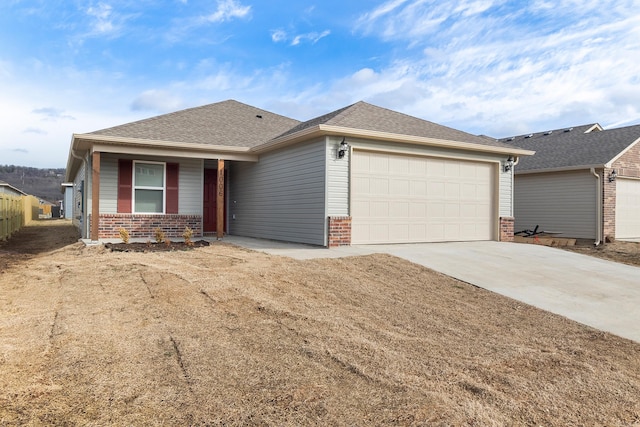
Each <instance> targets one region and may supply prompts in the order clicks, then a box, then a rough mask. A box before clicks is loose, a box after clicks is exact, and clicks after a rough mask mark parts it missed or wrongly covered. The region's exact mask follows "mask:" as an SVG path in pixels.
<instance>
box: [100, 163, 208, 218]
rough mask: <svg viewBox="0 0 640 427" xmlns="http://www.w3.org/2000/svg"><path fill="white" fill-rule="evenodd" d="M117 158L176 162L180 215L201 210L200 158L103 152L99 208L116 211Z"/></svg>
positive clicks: (110, 211) (201, 180) (196, 213)
mask: <svg viewBox="0 0 640 427" xmlns="http://www.w3.org/2000/svg"><path fill="white" fill-rule="evenodd" d="M118 159H129V160H140V161H144V160H148V161H154V162H170V163H179V164H180V167H179V178H178V179H179V190H178V199H179V200H178V212H179V213H180V214H182V215H201V214H202V191H203V161H202V160H200V159H175V158H158V157H145V158H140V157H136V156H125V155H120V156H118V155H112V154H103V155H102V157H101V159H100V160H101V161H100V212H101V213H117V210H118Z"/></svg>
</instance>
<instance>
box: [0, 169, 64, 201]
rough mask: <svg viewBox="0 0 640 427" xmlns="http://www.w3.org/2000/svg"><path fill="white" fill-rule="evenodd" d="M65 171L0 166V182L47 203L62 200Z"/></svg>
mask: <svg viewBox="0 0 640 427" xmlns="http://www.w3.org/2000/svg"><path fill="white" fill-rule="evenodd" d="M64 174H65V169H64V168H62V169H38V168H31V167H28V166H14V165H4V166H3V165H0V181H5V182H7V183H9V184H10V185H12V186H14V187H16V188H18V189H20V190H22V191H24V192H25V193H27V194H31V195H33V196H36V197H38V198H39V199H43V200H46V201H48V202H52V203H56V202H57V201H59V200H62V197H63V194H62V189H61V184H62V181H63V180H64Z"/></svg>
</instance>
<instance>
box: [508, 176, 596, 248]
mask: <svg viewBox="0 0 640 427" xmlns="http://www.w3.org/2000/svg"><path fill="white" fill-rule="evenodd" d="M596 188H597V180H596V178H595V176H593V175H592V174H591V173H590V172H589V171H586V170H585V171H575V172H558V173H541V174H525V175H516V176H515V231H516V232H517V231H520V230H525V229H531V230H533V229H534V227H535V226H536V225H539V226H540V230H543V231H551V232H558V233H561V234H559V235H560V236H565V237H575V238H585V239H594V238H595V237H596Z"/></svg>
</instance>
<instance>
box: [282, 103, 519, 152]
mask: <svg viewBox="0 0 640 427" xmlns="http://www.w3.org/2000/svg"><path fill="white" fill-rule="evenodd" d="M321 124H324V125H331V126H341V127H346V128H352V129H361V130H370V131H378V132H385V133H393V134H398V135H411V136H418V137H425V138H434V139H442V140H446V141H459V142H469V143H473V144H480V145H489V146H493V147H505V148H507V147H511V148H512V147H513V145H508V144H505V143H503V142H499V141H497V140H495V139H492V138H483V137H480V136H476V135H472V134H470V133H466V132H463V131H460V130H457V129H453V128H450V127H447V126H443V125H439V124H437V123H433V122H430V121H428V120H423V119H419V118H417V117H413V116H409V115H407V114H403V113H399V112H397V111H393V110H389V109H386V108H382V107H378V106H375V105H372V104H368V103H366V102H363V101H360V102H357V103H355V104H352V105H349V106H347V107H344V108H341V109H339V110H336V111H333V112H331V113H328V114H325V115H323V116H320V117H316V118H314V119H311V120H309V121H306V122H303V123H300V124H299V125H297V126H295V127H293V128H292V129H290V130H288V131H287V132H285V133H284V134H283V135H281V136H285V135H289V134H292V133H295V132H299V131H302V130H304V129H307V128H310V127H314V126H317V125H321Z"/></svg>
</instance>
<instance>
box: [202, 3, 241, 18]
mask: <svg viewBox="0 0 640 427" xmlns="http://www.w3.org/2000/svg"><path fill="white" fill-rule="evenodd" d="M250 12H251V6H243V5H241V4H240V3H238V2H236V1H235V0H218V8H217V9H216V11H215V12H214V13H212V14H210V15H207V16H204V17H203V19H204V20H205V21H208V22H224V21H230V20H231V19H233V18H245V17H247V16H248V15H249V13H250Z"/></svg>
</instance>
